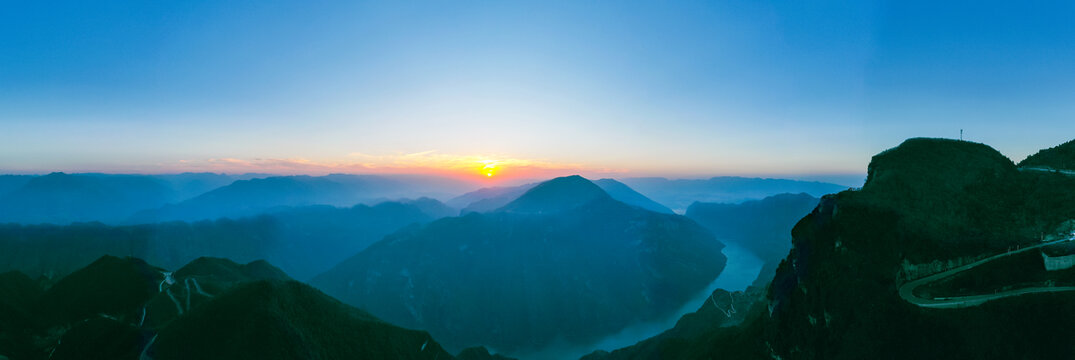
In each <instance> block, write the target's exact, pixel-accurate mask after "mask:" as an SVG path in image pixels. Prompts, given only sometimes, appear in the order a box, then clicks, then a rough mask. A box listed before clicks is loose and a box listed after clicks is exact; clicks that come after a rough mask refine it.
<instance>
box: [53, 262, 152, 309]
mask: <svg viewBox="0 0 1075 360" xmlns="http://www.w3.org/2000/svg"><path fill="white" fill-rule="evenodd" d="M162 271H163V270H162V269H159V268H155V267H153V266H150V265H149V264H147V263H146V262H145V261H142V260H140V259H136V258H117V257H114V256H103V257H101V258H100V259H97V261H94V262H93V263H92V264H90V265H89V266H86V267H85V268H82V269H81V270H78V271H75V272H73V273H71V275H68V276H66V277H64V278H63V279H61V280H60V281H58V282H57V283H56V285H53V286H52V287H51V288H49V289H48V290H47V291H45V293H44V294H43V295H42V296H41V298H40V300H38V306H39V309H40V310H39V313H41V314H46V315H47V317H48V318H47V319H45V321H47V322H48V323H49V324H64V323H72V322H75V321H77V320H80V319H85V318H88V317H91V316H94V315H97V314H102V313H103V314H109V315H117V316H118V315H120V314H127V313H129V312H131V311H132V310H134V309H135V308H138V307H139V306H141V304H144V303H145V302H146V301H148V300H149V299H150V298H152V297H153V295H156V294H157V286H158V284H159V283H160V282H161V280H163V279H164V276H163V275H162Z"/></svg>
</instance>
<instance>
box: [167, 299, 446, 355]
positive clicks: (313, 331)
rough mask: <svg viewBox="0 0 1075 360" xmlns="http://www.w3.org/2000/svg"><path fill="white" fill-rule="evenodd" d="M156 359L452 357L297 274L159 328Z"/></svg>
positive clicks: (429, 341)
mask: <svg viewBox="0 0 1075 360" xmlns="http://www.w3.org/2000/svg"><path fill="white" fill-rule="evenodd" d="M147 354H148V355H149V356H152V357H153V358H154V359H161V360H167V359H236V358H252V359H309V358H312V359H437V358H445V359H450V358H452V357H451V355H449V354H448V353H446V352H445V351H444V349H442V348H441V347H440V345H438V344H437V342H436V341H434V340H433V338H431V337H430V336H429V334H427V333H425V332H422V331H416V330H406V329H402V328H399V327H396V326H393V325H391V324H388V323H385V322H383V321H380V320H378V319H377V318H375V317H373V316H372V315H370V314H368V313H366V312H365V311H362V310H359V309H356V308H353V307H350V306H347V305H345V304H342V303H340V302H339V301H336V300H335V299H332V298H330V297H328V296H327V295H325V294H323V293H321V292H320V291H317V290H316V289H313V288H311V287H309V286H307V285H305V284H302V283H299V282H295V281H257V282H251V283H246V284H242V285H239V286H236V287H235V288H232V289H230V290H228V291H227V292H225V293H223V294H220V295H218V296H217V297H216V298H214V299H213V300H212V301H209V302H207V303H205V304H203V305H201V306H199V307H197V308H195V309H194V310H192V311H191V312H190V313H189V314H186V315H184V316H182V317H180V318H178V319H176V320H175V321H174V322H172V323H170V324H169V325H168V326H167V327H165V328H163V329H161V332H160V334H159V335H158V336H157V338H156V341H155V342H154V343H153V344H152V345H151V346H150V348H149V351H148V352H147Z"/></svg>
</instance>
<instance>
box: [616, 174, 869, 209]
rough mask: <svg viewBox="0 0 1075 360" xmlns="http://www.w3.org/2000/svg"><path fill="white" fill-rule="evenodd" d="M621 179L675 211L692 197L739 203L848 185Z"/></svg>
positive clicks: (725, 178)
mask: <svg viewBox="0 0 1075 360" xmlns="http://www.w3.org/2000/svg"><path fill="white" fill-rule="evenodd" d="M620 181H621V182H623V183H624V184H626V185H627V186H630V187H631V188H632V189H634V190H636V191H638V192H639V193H641V194H643V195H645V196H646V197H649V198H650V199H653V201H656V202H658V203H660V204H662V205H664V206H667V207H669V208H671V209H673V210H676V211H686V209H687V207H689V206H690V205H691V204H693V203H694V202H696V201H699V202H710V203H739V202H743V201H747V200H760V199H764V198H766V197H769V196H773V195H776V194H782V193H793V194H797V193H806V194H810V196H813V197H821V196H822V195H825V194H832V193H836V192H839V191H843V190H847V189H848V186H844V185H837V184H830V183H824V182H817V181H800V180H788V179H768V178H747V177H738V176H718V177H713V178H709V179H697V180H692V179H673V180H669V179H666V178H657V177H651V178H624V179H620Z"/></svg>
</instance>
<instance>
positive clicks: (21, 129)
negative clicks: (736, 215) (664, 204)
mask: <svg viewBox="0 0 1075 360" xmlns="http://www.w3.org/2000/svg"><path fill="white" fill-rule="evenodd" d="M61 9H64V10H62V11H61ZM6 10H7V11H5V12H4V14H2V15H0V18H2V19H3V20H4V21H0V43H3V44H6V46H5V48H4V49H5V54H7V55H9V56H2V57H0V125H2V128H3V131H0V172H3V173H48V172H52V171H65V172H110V173H176V172H184V171H210V172H228V173H235V172H253V173H275V174H310V175H315V174H324V173H436V174H444V175H449V176H453V177H459V178H466V179H470V180H473V181H479V182H483V183H502V182H510V181H515V180H517V179H528V178H547V177H549V176H555V175H565V174H575V173H582V174H591V176H664V177H687V176H718V175H742V176H758V175H763V176H778V175H781V174H789V175H811V174H842V175H849V176H850V175H858V176H860V177H864V176H865V172H866V168H867V165H868V163H869V161H870V156H871V154H875V153H878V152H880V151H883V150H885V149H888V148H891V147H893V146H895V145H897V144H899V143H900V142H902V141H903V140H904V139H907V138H910V137H941V138H958V137H959V136H960V134H961V133H960V130H961V129H965V132H964V134H963V135H964V136H965V138H966V139H967V140H971V141H976V142H983V143H988V144H991V145H992V146H994V147H995V148H997V149H998V150H999V151H1001V152H1002V153H1003V154H1005V155H1006V156H1009V157H1010V158H1012V160H1014V161H1019V160H1022V159H1023V158H1025V157H1026V156H1028V155H1030V154H1032V153H1033V152H1035V151H1037V150H1038V149H1039V148H1038V146H1039V145H1040V144H1059V143H1062V142H1064V141H1066V140H1069V139H1068V138H1067V137H1068V136H1069V135H1070V134H1072V133H1075V121H1071V119H1072V118H1073V116H1075V107H1072V106H1071V105H1070V104H1072V103H1075V102H1073V101H1072V99H1071V97H1070V96H1066V95H1063V94H1075V92H1073V91H1072V89H1073V87H1075V72H1071V71H1070V70H1069V69H1068V66H1067V64H1070V63H1072V62H1073V61H1075V51H1072V49H1073V48H1072V47H1071V46H1070V44H1071V42H1072V39H1075V27H1071V26H1070V16H1069V14H1071V13H1072V12H1071V10H1072V9H1071V6H1070V5H1065V4H1050V5H1044V4H1042V5H1040V6H1034V7H1026V6H1020V5H1018V4H1016V3H1011V2H985V3H975V4H937V3H932V2H921V3H919V2H914V1H911V2H890V3H883V2H873V1H865V2H854V3H823V4H811V5H807V4H805V3H801V2H776V3H771V4H766V3H752V2H746V3H727V2H689V3H674V2H673V3H667V2H657V3H645V2H629V3H621V2H608V3H591V2H539V3H531V4H524V3H505V4H499V5H497V6H490V4H487V3H481V2H467V1H463V2H453V3H451V4H448V3H398V2H324V3H322V2H318V3H295V2H277V1H273V0H267V1H257V2H244V3H219V2H196V3H185V2H184V3H178V2H121V3H116V4H112V5H109V6H103V5H101V4H98V3H94V2H68V1H61V2H60V3H49V4H42V3H37V2H23V3H18V4H12V6H11V7H9V8H8V9H6ZM807 10H808V11H807ZM914 14H934V15H933V16H929V17H924V18H920V17H918V16H917V15H914ZM160 19H168V21H159V20H160ZM240 19H241V20H240ZM388 19H390V20H388ZM744 19H752V21H744ZM1028 19H1034V20H1033V21H1028ZM991 24H1003V26H991ZM262 29H271V31H262ZM968 29H990V30H982V31H969V30H968ZM999 29H1003V30H999ZM27 39H32V40H27ZM625 39H630V40H629V41H628V40H625ZM1024 39H1036V40H1035V41H1024ZM952 44H960V46H952ZM998 54H1003V56H998ZM1042 59H1048V60H1047V61H1046V60H1042Z"/></svg>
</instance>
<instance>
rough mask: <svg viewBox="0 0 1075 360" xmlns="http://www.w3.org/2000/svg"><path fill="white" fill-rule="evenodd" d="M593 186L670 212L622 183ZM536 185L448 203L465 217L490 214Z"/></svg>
mask: <svg viewBox="0 0 1075 360" xmlns="http://www.w3.org/2000/svg"><path fill="white" fill-rule="evenodd" d="M593 183H594V184H595V185H597V186H598V187H600V188H601V190H604V191H605V193H607V194H608V195H609V196H611V197H612V198H613V199H616V200H619V201H620V202H623V203H625V204H628V205H633V206H637V207H640V208H643V209H646V210H649V211H653V212H659V213H665V214H671V213H672V210H670V209H668V208H667V207H665V206H664V205H661V204H658V203H657V202H655V201H653V200H650V199H649V198H647V197H645V196H644V195H642V194H639V193H638V192H637V191H634V189H631V188H630V187H628V186H627V185H624V184H623V183H621V182H619V181H616V180H613V179H600V180H596V181H593ZM537 185H538V184H536V183H535V184H526V185H520V186H513V187H491V188H482V189H479V190H477V191H473V192H469V193H466V194H463V195H461V196H459V197H457V198H455V199H452V200H450V201H449V204H455V207H461V208H463V210H462V211H460V214H462V215H466V214H467V213H471V212H490V211H495V210H497V209H500V208H502V207H504V206H505V205H507V204H508V203H510V202H512V201H514V200H515V199H518V198H519V197H520V196H522V195H523V194H525V193H526V192H527V191H529V190H530V189H532V188H533V187H535V186H537Z"/></svg>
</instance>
